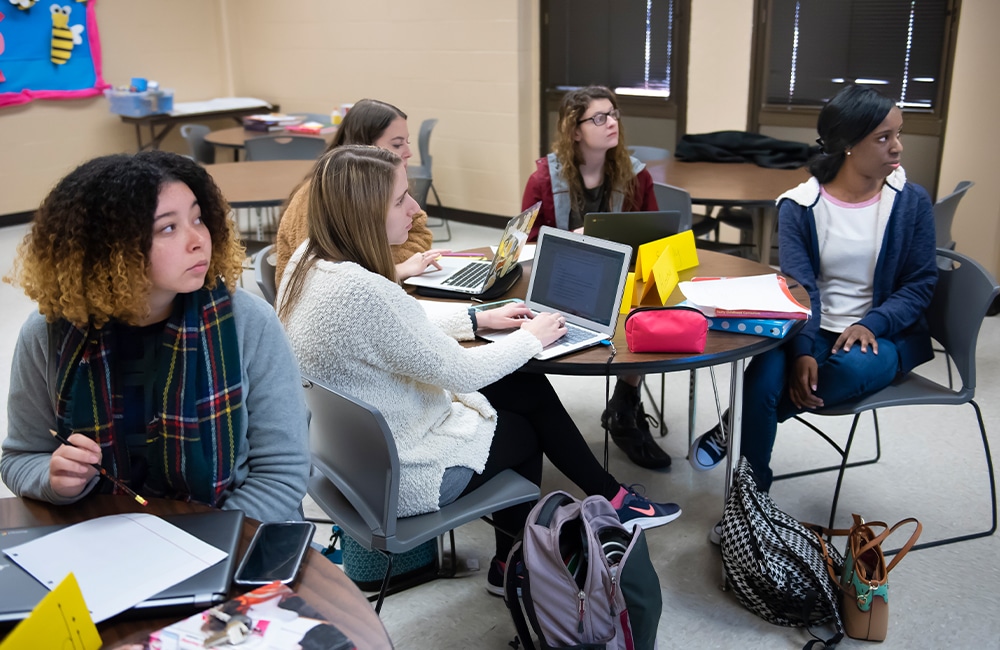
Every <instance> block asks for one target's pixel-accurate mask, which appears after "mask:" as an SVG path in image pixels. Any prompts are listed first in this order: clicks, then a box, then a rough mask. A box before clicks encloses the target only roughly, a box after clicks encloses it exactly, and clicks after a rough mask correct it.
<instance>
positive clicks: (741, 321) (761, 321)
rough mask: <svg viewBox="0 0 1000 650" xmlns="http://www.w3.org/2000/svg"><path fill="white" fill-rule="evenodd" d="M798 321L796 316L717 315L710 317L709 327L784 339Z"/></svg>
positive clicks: (722, 330)
mask: <svg viewBox="0 0 1000 650" xmlns="http://www.w3.org/2000/svg"><path fill="white" fill-rule="evenodd" d="M797 322H798V319H794V318H728V317H727V318H720V317H718V316H715V317H711V318H709V319H708V329H710V330H716V331H718V332H733V333H734V334H752V335H754V336H767V337H769V338H772V339H783V338H785V334H788V331H789V330H791V329H792V326H793V325H795V323H797Z"/></svg>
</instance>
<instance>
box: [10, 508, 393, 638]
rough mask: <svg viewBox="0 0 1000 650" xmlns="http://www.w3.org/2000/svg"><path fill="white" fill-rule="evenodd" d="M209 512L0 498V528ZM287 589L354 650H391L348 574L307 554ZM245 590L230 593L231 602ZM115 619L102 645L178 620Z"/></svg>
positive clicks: (107, 624) (249, 527) (246, 531)
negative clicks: (115, 516) (122, 515)
mask: <svg viewBox="0 0 1000 650" xmlns="http://www.w3.org/2000/svg"><path fill="white" fill-rule="evenodd" d="M206 510H209V508H208V506H203V505H199V504H195V503H185V502H182V501H174V500H169V499H150V500H149V506H147V507H145V508H144V507H142V506H140V505H139V504H138V503H136V502H135V501H133V500H132V499H131V498H129V497H124V496H110V495H91V496H88V497H85V498H84V499H82V500H81V501H79V502H77V503H74V504H72V505H67V506H54V505H51V504H48V503H43V502H41V501H34V500H32V499H17V498H7V499H0V528H15V527H25V526H47V525H51V524H73V523H77V522H80V521H85V520H87V519H93V518H95V517H102V516H104V515H111V514H119V513H123V512H143V513H148V514H154V515H173V514H184V513H188V512H201V511H206ZM257 525H258V522H256V521H254V520H252V519H244V522H243V539H242V540H241V542H240V550H239V552H240V554H241V555H242V554H243V553H245V552H246V549H247V546H248V545H249V543H250V538H251V537H252V536H253V533H254V531H255V530H256V529H257ZM291 587H292V588H293V589H294V590H295V591H296V592H297V593H298V594H299V595H300V596H302V598H303V599H305V600H306V601H307V602H308V603H309V604H310V605H312V606H313V607H315V608H316V609H317V610H318V611H319V612H320V613H321V614H322V615H323V616H324V617H325V618H326V619H327V620H328V621H330V622H331V623H333V624H334V625H336V626H337V627H338V628H340V630H341V631H343V632H344V634H346V635H347V636H348V637H349V638H350V639H351V640H352V641H353V642H354V643H355V644H356V645H357V647H359V648H391V647H392V642H391V641H390V640H389V635H388V633H387V632H386V631H385V627H384V626H383V625H382V621H381V620H380V619H379V617H378V616H377V615H376V614H375V610H374V609H373V608H372V606H371V603H369V602H368V599H367V598H365V595H364V594H363V593H361V591H360V590H358V588H357V587H356V586H355V585H354V583H353V582H351V580H350V579H349V578H348V577H347V575H346V574H345V573H344V572H343V571H342V570H341V569H339V568H337V567H336V566H335V565H334V564H333V562H331V561H330V560H328V559H326V558H325V557H323V555H322V554H320V553H319V552H317V551H315V550H313V549H309V551H308V552H307V554H306V559H305V561H304V562H303V563H302V568H301V570H300V572H299V577H298V578H297V579H296V581H295V582H294V583H292V585H291ZM248 590H249V589H244V588H234V589H231V590H230V593H229V596H230V597H234V596H236V595H238V594H240V593H243V592H245V591H248ZM123 616H124V615H122V616H116V617H114V618H111V619H109V620H107V621H104V622H103V623H99V624H98V625H97V630H98V632H99V633H100V635H101V639H102V640H103V642H104V645H106V646H107V645H110V644H112V643H117V642H120V641H123V640H126V639H132V640H135V639H136V638H139V637H141V636H142V635H143V634H144V633H145V634H148V633H149V632H152V631H153V630H157V629H159V628H161V627H164V626H165V625H169V624H171V623H174V622H176V621H178V620H180V619H182V618H184V617H183V616H174V617H166V618H146V619H123Z"/></svg>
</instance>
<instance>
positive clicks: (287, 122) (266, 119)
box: [243, 113, 302, 131]
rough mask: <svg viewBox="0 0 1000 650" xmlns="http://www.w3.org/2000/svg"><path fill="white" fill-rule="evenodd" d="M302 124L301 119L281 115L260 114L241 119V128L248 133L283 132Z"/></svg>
mask: <svg viewBox="0 0 1000 650" xmlns="http://www.w3.org/2000/svg"><path fill="white" fill-rule="evenodd" d="M301 122H302V118H298V117H295V116H293V115H285V114H283V113H262V114H259V115H247V116H246V117H244V118H243V128H244V129H246V130H248V131H284V130H285V129H286V128H287V127H289V126H294V125H296V124H299V123H301Z"/></svg>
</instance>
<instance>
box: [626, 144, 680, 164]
mask: <svg viewBox="0 0 1000 650" xmlns="http://www.w3.org/2000/svg"><path fill="white" fill-rule="evenodd" d="M627 148H628V152H629V153H630V154H632V155H633V156H635V157H636V158H638V159H639V160H641V161H642V162H652V161H654V160H669V159H670V149H663V148H662V147H642V146H634V147H627Z"/></svg>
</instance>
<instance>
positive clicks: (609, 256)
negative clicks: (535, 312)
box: [528, 237, 629, 326]
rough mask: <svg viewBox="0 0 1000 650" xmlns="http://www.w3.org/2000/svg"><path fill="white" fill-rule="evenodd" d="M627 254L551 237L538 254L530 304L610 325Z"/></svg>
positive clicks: (529, 297) (529, 299)
mask: <svg viewBox="0 0 1000 650" xmlns="http://www.w3.org/2000/svg"><path fill="white" fill-rule="evenodd" d="M628 255H629V253H628V252H624V253H623V252H621V251H616V250H610V249H607V248H603V247H600V246H595V245H592V244H588V243H586V242H585V241H580V240H575V239H566V238H563V237H548V238H546V240H545V242H544V245H542V246H539V247H538V249H537V250H536V251H535V261H534V269H533V271H532V274H533V282H532V287H531V295H529V296H528V302H529V303H538V304H541V305H545V306H546V307H549V308H551V309H554V310H557V311H560V312H562V313H564V314H573V315H575V316H579V317H581V318H585V319H586V320H589V321H593V322H596V323H601V324H602V325H604V326H611V324H612V323H613V322H614V321H615V318H616V317H617V313H616V312H617V308H618V304H617V298H618V295H617V293H618V291H619V280H620V278H621V268H622V265H623V264H625V263H626V260H627V259H628Z"/></svg>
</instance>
